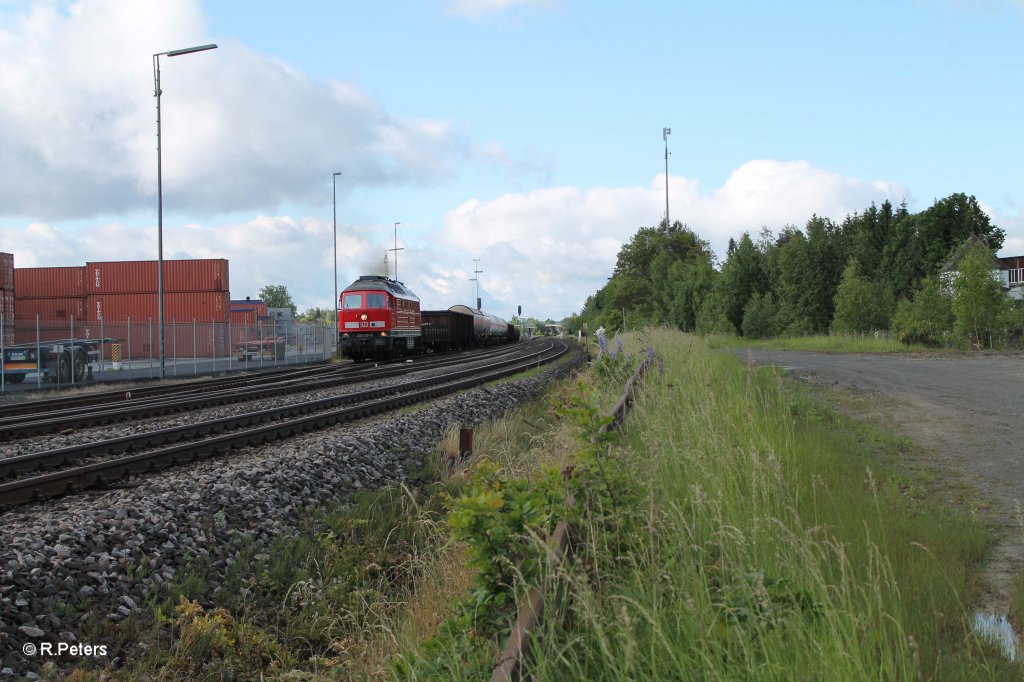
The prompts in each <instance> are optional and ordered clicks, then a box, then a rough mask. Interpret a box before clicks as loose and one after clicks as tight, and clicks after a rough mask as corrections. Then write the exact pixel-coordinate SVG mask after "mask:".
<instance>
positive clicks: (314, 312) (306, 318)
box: [275, 306, 334, 325]
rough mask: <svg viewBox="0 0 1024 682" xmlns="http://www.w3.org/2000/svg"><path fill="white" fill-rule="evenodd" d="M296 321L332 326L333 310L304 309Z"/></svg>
mask: <svg viewBox="0 0 1024 682" xmlns="http://www.w3.org/2000/svg"><path fill="white" fill-rule="evenodd" d="M275 307H276V306H275ZM296 319H298V320H300V321H302V322H315V323H317V324H326V325H332V324H334V309H333V308H320V307H316V308H306V310H305V312H303V313H300V314H299V315H298V317H296Z"/></svg>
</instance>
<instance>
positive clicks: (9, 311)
mask: <svg viewBox="0 0 1024 682" xmlns="http://www.w3.org/2000/svg"><path fill="white" fill-rule="evenodd" d="M0 323H2V324H3V328H4V332H3V343H4V345H5V346H7V345H10V344H12V343H14V254H11V253H0Z"/></svg>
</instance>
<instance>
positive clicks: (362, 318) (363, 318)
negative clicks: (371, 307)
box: [359, 313, 366, 322]
mask: <svg viewBox="0 0 1024 682" xmlns="http://www.w3.org/2000/svg"><path fill="white" fill-rule="evenodd" d="M359 319H360V320H363V321H364V322H365V321H366V313H363V314H362V315H360V316H359Z"/></svg>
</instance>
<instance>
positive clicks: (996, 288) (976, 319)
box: [953, 242, 1010, 348]
mask: <svg viewBox="0 0 1024 682" xmlns="http://www.w3.org/2000/svg"><path fill="white" fill-rule="evenodd" d="M992 270H993V258H992V252H991V251H989V250H988V249H987V248H986V247H985V245H984V244H982V243H980V242H973V243H971V244H969V245H968V249H967V252H966V253H965V254H964V256H963V258H961V259H960V264H959V266H958V270H957V273H956V276H955V277H954V278H953V316H954V318H955V323H954V326H953V328H954V329H955V330H956V332H957V333H958V334H960V335H961V336H963V337H964V338H965V339H966V340H967V342H968V343H970V344H971V345H973V346H975V347H977V348H980V347H982V346H984V345H988V346H990V347H991V346H992V341H993V336H994V332H996V329H997V325H998V323H1000V322H1002V321H1003V320H1005V319H1006V318H1007V317H1008V315H1009V310H1010V300H1009V298H1008V297H1007V296H1006V295H1005V294H1004V293H1003V287H1002V284H1001V283H1000V282H999V281H998V280H997V279H996V278H995V277H993V276H992Z"/></svg>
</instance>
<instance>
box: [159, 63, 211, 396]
mask: <svg viewBox="0 0 1024 682" xmlns="http://www.w3.org/2000/svg"><path fill="white" fill-rule="evenodd" d="M215 49H217V46H216V45H215V44H212V43H211V44H210V45H197V46H196V47H186V48H184V49H181V50H171V51H169V52H158V53H156V54H155V55H153V96H154V97H156V214H157V220H156V244H157V247H156V248H157V266H156V267H157V274H156V291H157V294H156V299H157V304H156V307H157V312H156V315H157V317H158V318H159V327H160V378H161V379H164V378H165V377H166V369H165V366H166V360H165V358H164V338H165V335H164V186H163V166H162V165H161V158H160V95H161V94H162V93H161V90H160V57H163V56H167V57H178V56H180V55H183V54H192V53H193V52H203V51H204V50H215Z"/></svg>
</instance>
